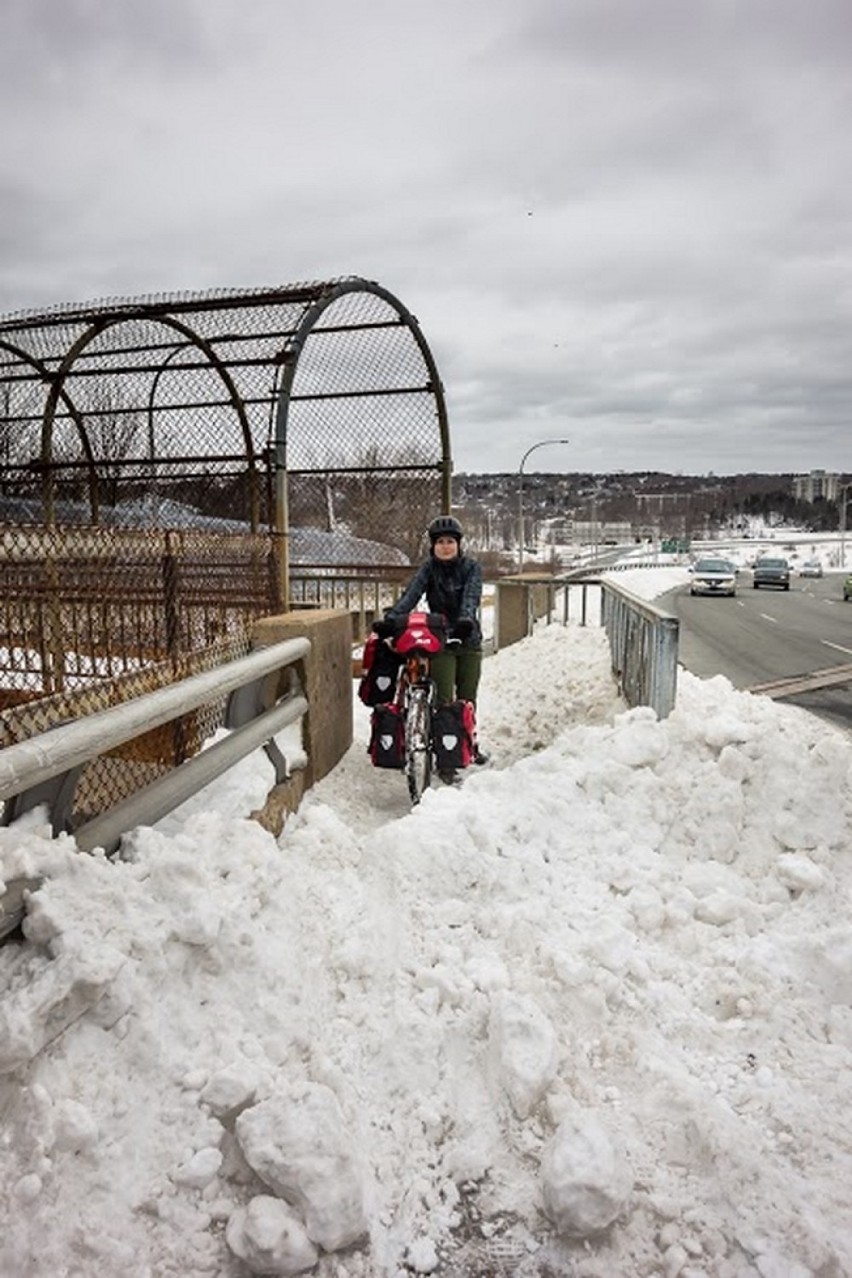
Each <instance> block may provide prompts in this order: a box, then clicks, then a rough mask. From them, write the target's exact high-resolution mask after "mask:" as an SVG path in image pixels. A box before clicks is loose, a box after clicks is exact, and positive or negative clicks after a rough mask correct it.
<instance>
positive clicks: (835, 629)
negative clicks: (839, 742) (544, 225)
mask: <svg viewBox="0 0 852 1278" xmlns="http://www.w3.org/2000/svg"><path fill="white" fill-rule="evenodd" d="M658 603H659V604H660V605H661V606H662V607H663V608H665V609H666V610H667V611H669V612H672V613H674V615H675V616H676V617H678V618H679V619H680V640H679V659H680V662H681V664H682V665H683V666H685V668H686V669H687V670H691V671H692V673H693V674H696V675H699V676H700V677H701V678H703V679H706V678H710V677H712V676H713V675H716V674H723V675H725V677H726V678H727V679H729V680H730V681H731V683H732V684H733V685H734V687H735V688H751V687H753V686H754V685H755V684H760V683H768V682H769V681H770V680H772V679H784V678H791V677H793V676H795V675H805V674H810V673H812V672H813V671H816V670H827V669H829V668H830V667H832V666H843V665H849V664H850V663H852V602H849V603H844V602H843V578H842V576H840V575H839V574H830V575H828V576H825V577H804V578H803V577H794V578H793V579H792V581H791V583H790V589H789V590H774V589H765V588H763V587H761V588H760V589H759V590H755V589H754V588H753V586H752V575H751V573H750V572H749V571H747V570H743V571H741V572H740V573H739V575H738V578H737V594H736V595H735V597H734V598H733V599H723V598H712V597H708V596H703V595H696V596H695V597H693V596H691V595H690V593H689V587H688V586H684V587H683V588H682V589H679V590H673V591H670V592H669V593H668V594H667V595H665V596H664V597H663V598H662V599H660V600H658ZM784 701H785V703H786V704H792V705H800V706H802V707H804V708H805V709H807V710H811V711H813V712H814V713H815V714H819V715H821V716H822V717H824V718H826V719H829V720H831V721H832V722H834V723H837V724H839V725H841V726H843V727H844V728H847V729H852V684H844V685H841V686H837V687H833V688H826V689H822V690H821V691H819V692H808V693H800V694H797V695H795V696H791V697H785V698H784Z"/></svg>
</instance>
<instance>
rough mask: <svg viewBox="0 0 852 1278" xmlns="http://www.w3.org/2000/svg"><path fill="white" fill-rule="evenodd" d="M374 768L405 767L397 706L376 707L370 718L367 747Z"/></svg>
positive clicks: (403, 745)
mask: <svg viewBox="0 0 852 1278" xmlns="http://www.w3.org/2000/svg"><path fill="white" fill-rule="evenodd" d="M367 749H368V750H369V752H370V759H371V760H372V764H373V767H374V768H403V767H405V728H404V726H403V722H402V715H401V714H400V709H399V706H397V705H387V706H384V705H381V706H376V707H375V709H374V710H373V713H372V715H371V716H370V744H369V746H368V747H367Z"/></svg>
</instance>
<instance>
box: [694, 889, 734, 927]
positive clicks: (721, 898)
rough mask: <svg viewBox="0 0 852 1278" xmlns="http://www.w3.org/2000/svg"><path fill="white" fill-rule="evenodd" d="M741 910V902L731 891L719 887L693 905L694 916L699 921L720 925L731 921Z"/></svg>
mask: <svg viewBox="0 0 852 1278" xmlns="http://www.w3.org/2000/svg"><path fill="white" fill-rule="evenodd" d="M742 912H743V908H742V904H741V902H740V901H739V899H738V898H737V897H736V896H734V895H733V893H732V892H726V891H724V889H721V888H720V889H719V890H718V891H716V892H711V893H710V895H709V896H707V897H705V898H704V900H703V901H699V902H698V905H697V906H696V907H695V917H696V918H697V919H698V921H699V922H700V923H712V924H713V925H714V926H716V927H722V926H724V924H725V923H733V921H734V919H737V918H739V917H740V915H741V914H742Z"/></svg>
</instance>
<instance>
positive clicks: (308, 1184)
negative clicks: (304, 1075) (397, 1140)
mask: <svg viewBox="0 0 852 1278" xmlns="http://www.w3.org/2000/svg"><path fill="white" fill-rule="evenodd" d="M235 1130H236V1134H237V1140H238V1141H239V1144H240V1147H241V1148H242V1151H243V1154H244V1155H245V1159H246V1162H247V1163H248V1164H249V1166H250V1167H252V1168H253V1169H254V1171H256V1172H257V1174H258V1176H259V1177H260V1178H261V1180H262V1181H264V1183H265V1184H267V1185H269V1187H270V1188H271V1189H274V1190H275V1192H276V1193H277V1194H280V1195H281V1196H282V1198H286V1199H287V1200H288V1202H292V1203H293V1204H294V1205H295V1206H296V1207H298V1209H299V1210H300V1211H301V1212H302V1214H303V1216H304V1218H305V1229H306V1231H307V1234H308V1237H309V1238H310V1239H311V1240H312V1241H313V1242H315V1243H318V1244H319V1246H321V1247H324V1248H325V1250H326V1251H336V1250H337V1249H338V1248H339V1247H347V1246H348V1245H349V1244H350V1243H354V1242H356V1241H357V1240H358V1239H359V1238H361V1237H362V1236H363V1235H364V1233H365V1232H366V1229H367V1218H366V1213H365V1208H364V1184H363V1174H362V1171H361V1168H360V1166H359V1163H358V1160H357V1158H356V1154H355V1146H354V1142H353V1140H352V1138H351V1136H350V1134H349V1132H348V1131H347V1129H346V1125H345V1123H344V1120H343V1115H342V1113H341V1110H340V1106H339V1104H338V1102H337V1097H336V1096H335V1095H334V1093H333V1092H332V1091H331V1090H330V1088H328V1087H325V1086H323V1085H322V1084H321V1083H305V1084H301V1085H296V1086H295V1087H293V1088H291V1089H290V1090H289V1091H287V1092H286V1093H284V1094H283V1095H276V1096H271V1097H270V1098H269V1099H268V1100H265V1101H261V1102H260V1104H258V1105H254V1106H252V1108H251V1109H246V1110H244V1111H243V1112H242V1114H240V1116H239V1118H238V1119H237V1121H236V1128H235Z"/></svg>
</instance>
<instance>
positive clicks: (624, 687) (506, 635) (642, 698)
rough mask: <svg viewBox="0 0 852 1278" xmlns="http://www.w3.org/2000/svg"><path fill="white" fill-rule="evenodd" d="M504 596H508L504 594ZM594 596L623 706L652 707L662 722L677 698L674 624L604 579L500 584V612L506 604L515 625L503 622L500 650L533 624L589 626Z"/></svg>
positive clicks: (519, 580)
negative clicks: (570, 623) (624, 702)
mask: <svg viewBox="0 0 852 1278" xmlns="http://www.w3.org/2000/svg"><path fill="white" fill-rule="evenodd" d="M507 591H508V592H510V595H509V596H505V595H504V592H507ZM598 592H599V593H600V601H599V604H598V607H599V624H600V625H601V626H603V628H604V630H605V631H606V635H607V639H608V640H609V648H610V658H611V663H612V672H613V675H614V677H615V679H616V680H617V682H618V686H619V689H620V691H621V693H622V695H623V696H624V699H625V701H626V702H627V704H628V705H630V706H638V705H646V706H651V707H652V709H653V710H655V711H656V713H657V715H658V716H659V718H661V719H664V718H665V717H666V716H667V715H669V714H671V712H672V710H673V709H674V705H675V698H676V693H677V654H678V631H679V622H678V619H677V617H674V616H672V615H671V614H670V613H667V612H664V611H663V610H662V609H660V608H656V607H654V605H653V604H650V603H648V602H646V601H645V600H643V599H639V598H638V597H637V596H636V595H633V594H631V593H630V591H628V590H625V589H624V587H623V586H619V585H617V584H616V583H615V582H614V581H609V580H607V578H606V577H605V576H603V577H601V576H581V575H579V574H571V575H567V576H562V577H523V578H521V577H518V578H512V579H507V580H506V581H505V582H501V583H500V584H499V586H498V598H501V596H502V598H501V603H500V604H498V607H499V608H500V609H501V610H503V609H504V608H505V606H506V604H508V608H506V611H508V610H509V609H511V611H512V613H513V614H514V615H513V617H512V618H511V622H513V623H514V626H513V625H512V624H511V622H510V624H509V625H506V624H504V619H503V618H501V622H500V627H499V631H500V636H501V638H500V646H501V647H506V646H508V644H510V643H514V642H517V640H518V639H522V638H524V637H525V636H526V635H530V634H532V632H533V628H534V627H535V625H536V624H537V623H539V624H542V623H543V624H552V623H554V622H556V623H561V624H562V625H567V624H568V622H569V621H572V622H575V623H577V624H579V625H581V626H585V625H588V624H593V623H592V622H591V621H590V614H591V612H592V611H593V610H594V609H595V605H596V603H597V600H594V595H596V594H597V593H598ZM504 599H505V602H504Z"/></svg>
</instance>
